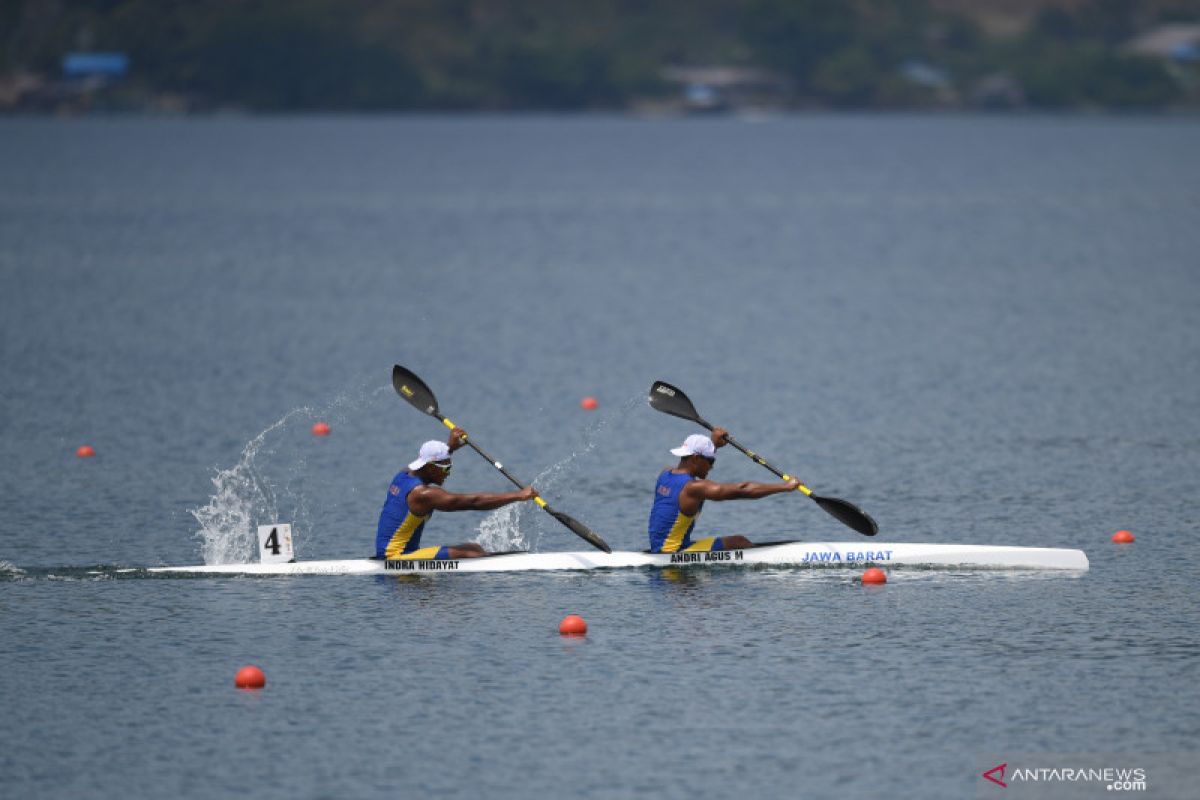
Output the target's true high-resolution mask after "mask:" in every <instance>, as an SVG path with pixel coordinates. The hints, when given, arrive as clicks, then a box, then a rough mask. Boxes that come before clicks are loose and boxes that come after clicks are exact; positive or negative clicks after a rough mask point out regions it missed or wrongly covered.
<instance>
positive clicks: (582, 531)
mask: <svg viewBox="0 0 1200 800" xmlns="http://www.w3.org/2000/svg"><path fill="white" fill-rule="evenodd" d="M542 508H544V509H546V513H547V514H549V515H550V516H552V517H554V518H555V519H556V520H558V521H559V522H561V523H562V524H563V525H566V526H567V527H568V528H570V529H571V532H572V533H574V534H575V535H576V536H578V537H579V538H580V539H583V540H584V541H585V542H587V543H588V544H590V545H591V546H592V547H595V548H596V549H598V550H603V551H604V552H606V553H611V552H612V548H611V547H609V546H608V542H606V541H604V540H603V539H601V538H600V537H599V536H597V535H596V534H594V533H592V531H591V529H590V528H588V526H587V525H584V524H583V523H582V522H580V521H579V520H577V519H575V518H574V517H572V516H569V515H567V514H564V513H563V512H561V511H555V510H554V509H553V508H551V507H550V506H542Z"/></svg>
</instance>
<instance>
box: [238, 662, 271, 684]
mask: <svg viewBox="0 0 1200 800" xmlns="http://www.w3.org/2000/svg"><path fill="white" fill-rule="evenodd" d="M233 683H234V685H235V686H237V688H239V689H261V688H262V687H264V686H266V685H267V676H266V675H263V671H262V670H261V669H259V668H258V667H256V666H254V665H253V664H247V665H246V666H244V667H242V668H241V669H239V670H238V674H237V677H236V678H234V679H233Z"/></svg>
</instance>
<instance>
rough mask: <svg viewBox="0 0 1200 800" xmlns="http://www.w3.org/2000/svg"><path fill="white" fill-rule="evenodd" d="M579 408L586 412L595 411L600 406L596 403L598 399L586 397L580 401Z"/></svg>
mask: <svg viewBox="0 0 1200 800" xmlns="http://www.w3.org/2000/svg"><path fill="white" fill-rule="evenodd" d="M579 406H580V408H582V409H583V410H584V411H595V410H596V409H597V408H599V407H600V404H599V403H597V402H596V398H594V397H585V398H583V399H582V400H580V401H579Z"/></svg>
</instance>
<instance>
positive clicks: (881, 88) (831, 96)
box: [0, 0, 1200, 111]
mask: <svg viewBox="0 0 1200 800" xmlns="http://www.w3.org/2000/svg"><path fill="white" fill-rule="evenodd" d="M978 5H985V4H978ZM1035 5H1036V3H1035ZM970 6H971V4H970V3H962V2H960V3H954V2H939V1H938V0H890V1H888V2H884V1H883V0H588V2H578V3H574V2H565V1H564V0H391V2H379V1H378V0H207V1H206V2H189V1H188V0H10V2H7V3H0V31H4V32H7V33H0V72H5V73H10V74H11V73H14V72H16V71H30V72H34V73H40V74H44V75H57V74H58V71H59V65H60V63H61V58H62V56H63V54H64V53H66V52H70V51H76V50H94V51H119V52H124V53H127V54H128V55H129V57H130V61H131V63H132V65H133V66H132V70H131V73H130V75H129V77H128V78H127V79H125V80H124V81H123V82H122V84H121V85H120V86H117V87H113V91H123V92H126V93H127V94H128V93H132V94H133V95H137V94H139V93H172V94H175V95H179V96H181V97H186V98H188V99H189V102H190V103H191V104H192V105H193V106H194V107H222V106H235V107H242V108H248V109H253V110H264V111H282V110H333V111H337V110H433V111H437V110H466V109H482V110H527V109H545V110H582V109H623V108H628V107H630V106H631V105H633V104H636V103H637V102H639V100H645V99H651V100H652V99H655V98H670V97H673V96H675V95H677V94H678V92H679V86H678V85H675V84H673V83H672V82H671V81H669V80H666V79H664V77H663V74H664V73H663V71H664V68H666V67H670V66H678V65H725V66H739V67H753V68H756V69H760V70H766V71H769V72H770V74H772V75H777V76H779V78H780V82H779V87H778V90H777V93H776V96H775V97H774V102H775V103H777V104H778V105H780V106H783V107H789V108H809V107H834V108H920V107H934V106H947V105H949V106H955V105H969V104H972V103H975V104H978V103H987V102H988V99H987V98H988V97H989V95H987V94H986V93H983V94H980V92H982V91H983V90H982V89H980V87H984V88H986V87H987V86H992V87H995V86H997V85H999V86H1001V87H1007V93H1004V92H1001V93H996V92H993V93H992V95H990V96H991V97H992V99H993V100H996V99H998V100H999V102H1001V103H1012V104H1017V105H1028V106H1032V107H1037V108H1076V107H1111V108H1158V107H1166V106H1178V105H1197V91H1196V83H1197V81H1196V77H1197V75H1196V72H1195V69H1194V68H1193V67H1189V66H1188V65H1187V64H1186V63H1172V62H1170V61H1169V60H1166V59H1161V58H1155V57H1150V56H1143V55H1134V54H1131V53H1129V52H1127V51H1126V50H1125V49H1124V48H1123V44H1124V43H1125V42H1127V41H1128V40H1129V39H1130V38H1131V37H1133V36H1135V35H1136V34H1138V33H1140V32H1142V31H1145V30H1147V29H1149V28H1151V27H1152V26H1154V25H1157V24H1161V23H1166V22H1172V21H1193V22H1195V21H1198V20H1200V3H1198V2H1197V0H1161V1H1160V2H1136V0H1075V1H1074V2H1066V1H1065V0H1059V1H1058V2H1053V1H1052V0H1047V1H1046V2H1045V3H1044V4H1042V6H1041V9H1040V11H1037V12H1036V13H1035V14H1034V16H1033V18H1032V21H1031V22H1030V23H1029V24H1028V25H1026V26H1025V28H1024V29H1023V30H1022V31H1020V32H1018V33H1016V34H1010V35H1005V36H997V35H994V34H993V33H989V32H988V30H987V28H986V26H985V25H983V24H981V21H980V20H979V19H978V18H977V17H976V16H975V15H973V14H972V13H971V12H970ZM914 65H915V66H914ZM989 81H990V83H989ZM980 98H982V99H980Z"/></svg>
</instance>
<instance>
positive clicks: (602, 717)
mask: <svg viewBox="0 0 1200 800" xmlns="http://www.w3.org/2000/svg"><path fill="white" fill-rule="evenodd" d="M1198 136H1200V122H1198V121H1196V120H1194V119H1166V118H1163V119H1154V118H1127V119H1126V118H1103V117H1096V118H1090V117H1079V118H1075V117H1044V118H1043V117H1012V118H999V117H952V116H931V117H908V116H800V117H780V118H762V119H753V120H739V119H715V120H638V119H625V118H615V117H614V118H605V117H600V118H586V117H582V118H571V117H565V118H541V117H523V118H506V117H478V118H387V117H380V118H338V117H328V118H277V119H240V118H230V119H221V118H217V119H200V120H172V119H163V120H154V119H112V120H106V119H97V120H75V121H60V120H22V119H8V120H0V145H2V146H0V336H2V341H0V347H2V352H3V382H2V385H0V426H2V427H0V488H2V491H0V698H2V700H0V710H2V713H0V794H3V795H5V796H10V797H22V798H61V797H82V796H86V797H96V798H110V797H111V798H128V797H162V796H168V795H170V796H175V797H180V798H191V797H196V798H204V797H214V796H233V795H240V796H253V797H264V798H267V797H288V798H291V797H310V798H323V797H329V798H341V797H464V798H475V797H489V798H525V797H561V798H622V797H634V796H645V797H656V798H696V797H714V798H716V797H729V796H733V795H740V796H747V797H772V798H773V797H780V798H794V797H917V796H920V797H945V798H961V797H969V796H976V795H978V796H980V797H989V796H993V795H991V794H990V792H993V791H994V792H996V793H997V795H996V796H1009V795H1006V794H1005V793H1004V791H1003V790H1001V789H1000V788H999V787H997V786H994V785H991V784H989V783H988V782H987V781H986V780H985V779H984V778H982V777H981V775H980V773H981V771H982V770H983V769H986V768H988V767H990V766H993V765H994V764H996V763H999V762H1001V761H1004V760H1005V759H1007V760H1008V761H1011V762H1013V763H1014V764H1018V763H1021V764H1025V765H1029V764H1034V763H1037V764H1040V765H1041V766H1047V767H1052V766H1071V765H1072V764H1079V765H1083V763H1084V762H1085V761H1088V763H1089V764H1090V763H1091V762H1098V763H1099V764H1100V765H1107V766H1111V767H1122V766H1139V765H1140V766H1141V767H1142V768H1144V769H1148V772H1149V774H1148V776H1147V784H1148V786H1147V791H1145V792H1139V793H1138V796H1144V797H1192V796H1195V792H1194V787H1192V786H1191V782H1192V779H1191V778H1190V777H1189V776H1190V770H1191V769H1192V765H1193V764H1194V762H1195V759H1196V757H1197V753H1200V714H1198V713H1197V712H1198V711H1200V703H1198V702H1197V698H1198V697H1200V694H1198V693H1197V692H1196V688H1195V687H1196V682H1197V678H1198V677H1200V666H1198V665H1200V659H1198V656H1200V615H1198V611H1200V608H1198V605H1200V604H1198V602H1197V597H1198V595H1197V591H1196V588H1195V579H1196V572H1197V569H1198V568H1200V558H1198V557H1197V555H1196V551H1195V549H1194V548H1195V537H1196V534H1197V532H1198V528H1200V513H1198V512H1197V502H1196V496H1197V475H1198V474H1200V429H1198V427H1197V423H1196V420H1197V419H1200V314H1197V312H1196V308H1197V301H1200V263H1198V260H1197V259H1198V257H1200V256H1198V254H1200V225H1198V224H1197V222H1198V220H1200V214H1198V212H1200V160H1197V159H1196V157H1195V144H1196V142H1197V141H1198V140H1200V139H1198ZM393 363H401V364H404V365H406V366H408V367H410V368H412V369H413V370H414V371H416V372H417V373H418V374H419V375H421V376H422V377H423V378H425V380H426V381H427V382H428V383H429V384H430V385H431V386H432V387H433V389H434V390H435V391H436V392H437V395H438V399H439V401H440V405H441V408H442V411H443V412H444V413H446V414H447V415H448V416H450V418H451V419H453V420H455V421H456V422H458V423H459V424H460V425H462V426H463V427H465V428H466V429H467V430H469V431H470V432H471V433H472V435H473V437H474V438H475V439H476V440H477V441H478V442H479V443H480V444H481V445H482V446H483V448H484V449H485V450H487V451H489V452H491V453H492V454H493V455H495V456H497V457H498V458H500V459H501V460H502V461H504V463H505V465H506V466H507V467H508V468H509V469H510V470H511V471H513V472H514V473H515V474H516V475H518V476H520V477H522V478H524V479H526V480H533V481H535V483H536V485H537V486H538V488H539V490H540V491H541V492H542V494H543V495H544V496H545V497H546V498H547V499H548V500H549V501H550V502H551V503H552V505H554V506H556V507H558V508H560V509H562V510H564V511H567V512H568V513H570V514H572V515H574V516H576V517H578V518H579V519H581V520H583V521H585V522H586V523H587V524H588V525H589V526H591V527H592V528H593V529H595V530H596V531H597V532H599V533H600V534H601V535H602V536H604V537H605V538H606V539H607V540H608V541H609V542H610V543H611V544H612V545H613V547H614V548H617V549H640V548H642V547H644V546H645V520H646V516H647V513H648V509H649V503H650V499H651V494H652V488H653V482H654V478H655V476H656V474H657V472H658V470H659V469H661V468H662V467H664V466H666V465H668V464H669V463H671V461H672V457H671V456H670V455H669V454H668V453H667V450H668V449H669V448H671V447H674V446H676V445H678V444H679V442H680V441H681V440H682V439H683V438H684V436H686V435H687V434H689V433H693V432H695V430H694V426H691V425H689V424H688V423H686V422H684V421H682V420H678V419H674V418H671V417H666V416H663V415H661V414H657V413H655V412H653V411H651V410H650V409H649V408H648V407H647V406H646V404H645V394H646V389H647V388H648V387H649V385H650V383H651V382H652V381H653V380H654V379H664V380H667V381H669V382H671V383H673V384H676V385H678V386H680V387H682V388H684V389H685V390H686V391H687V393H688V394H689V395H690V396H691V398H692V399H693V401H695V403H696V405H697V406H698V408H699V409H700V411H701V413H702V414H704V416H705V417H707V418H708V419H710V420H711V421H713V422H714V423H716V424H720V425H724V426H725V427H727V428H729V429H730V430H731V431H732V432H733V433H734V434H735V435H736V436H737V437H738V438H739V439H740V440H741V441H742V442H743V443H745V444H747V445H748V446H750V447H751V448H753V449H755V450H757V451H759V452H761V453H762V454H763V455H764V456H766V457H767V458H768V459H769V460H771V461H773V462H775V463H777V464H778V465H779V466H781V467H783V468H785V469H787V470H789V471H792V472H794V473H795V474H798V475H799V476H800V477H801V478H802V479H804V480H805V481H806V482H807V483H808V484H809V485H810V486H811V487H812V488H813V489H814V490H815V491H817V492H818V493H821V494H826V495H832V496H837V497H844V498H846V499H849V500H852V501H853V502H855V503H857V504H858V505H860V506H861V507H863V508H864V509H866V510H868V511H869V512H870V513H871V514H872V515H873V516H874V517H875V519H876V520H877V521H878V523H879V527H880V534H879V537H878V539H879V540H880V541H885V542H886V541H897V542H920V541H930V542H945V543H980V544H1015V545H1029V546H1055V547H1071V548H1080V549H1083V550H1085V551H1086V552H1087V554H1088V557H1089V559H1090V560H1091V566H1092V568H1091V571H1090V572H1088V573H1086V574H1083V575H1043V574H1034V573H1027V572H1024V573H1023V572H1012V573H994V572H969V571H931V570H912V569H910V570H904V569H895V570H892V571H891V574H890V576H889V577H890V579H889V583H888V584H887V586H886V587H884V588H883V589H882V590H869V589H868V590H864V587H862V586H861V585H860V584H859V583H858V581H857V576H858V572H857V570H853V569H846V570H806V569H769V570H748V569H722V570H712V571H708V572H704V573H699V574H697V573H684V574H678V573H672V572H669V571H668V572H656V571H641V570H632V571H621V572H609V573H596V574H578V575H575V574H569V575H552V574H517V575H474V576H471V575H458V576H455V575H437V576H428V577H426V576H403V577H401V576H387V577H385V578H367V577H355V576H345V577H309V578H292V579H279V578H276V579H261V578H260V579H250V578H222V579H194V578H192V579H170V580H168V579H161V578H151V577H147V576H146V575H145V574H144V573H133V574H132V575H131V576H130V575H126V574H123V573H117V572H116V570H115V568H116V567H138V566H155V565H163V564H195V563H203V562H204V561H206V560H208V561H244V560H249V559H250V558H251V557H252V553H253V550H254V543H253V533H252V526H253V525H256V524H259V523H267V522H274V521H290V522H292V523H293V525H294V528H295V535H296V541H297V554H298V556H299V557H300V558H303V559H316V558H354V557H361V556H365V555H367V554H369V553H370V551H371V547H372V545H373V537H374V530H375V523H376V520H377V516H378V512H379V507H380V505H381V504H382V501H383V498H384V492H385V489H386V487H387V484H388V481H389V480H390V478H391V476H392V475H393V474H394V473H395V472H396V471H397V470H398V469H400V468H401V467H402V466H403V464H404V463H406V462H407V461H409V460H411V459H412V458H413V457H414V455H415V452H416V448H417V447H418V446H419V445H420V443H421V442H422V441H424V440H426V439H429V438H442V437H443V436H444V429H442V428H440V427H439V426H438V424H437V423H436V422H435V421H434V420H431V419H430V418H428V417H426V416H423V415H421V414H419V413H417V412H416V411H414V410H413V409H411V408H410V407H408V406H407V405H406V404H404V403H402V402H401V401H400V400H399V399H398V398H397V397H396V396H395V394H394V393H393V392H392V389H391V387H390V383H389V374H390V370H391V366H392V364H393ZM584 396H594V397H596V398H597V400H598V401H599V408H598V409H597V410H596V411H593V412H587V411H584V410H581V408H580V405H579V401H580V399H581V398H582V397H584ZM317 420H324V421H326V422H328V423H329V424H330V425H331V426H332V430H333V433H332V435H331V436H329V437H326V438H317V437H314V436H312V435H311V433H310V428H311V426H312V424H313V423H314V422H316V421H317ZM85 443H86V444H91V445H93V446H94V447H95V448H96V452H97V455H96V457H95V458H92V459H79V458H76V457H75V455H74V453H75V449H76V447H78V446H79V445H81V444H85ZM719 455H720V457H719V459H718V462H717V466H716V469H715V471H714V473H713V475H712V477H713V478H715V479H719V480H770V479H771V476H770V475H769V474H768V473H766V472H765V471H763V470H761V469H760V468H758V467H756V466H755V465H754V464H753V463H751V462H750V461H749V460H747V459H745V458H744V457H742V456H740V455H739V454H738V453H736V452H733V451H732V449H731V448H730V449H725V450H722V451H721V452H720V454H719ZM447 488H449V489H452V490H455V489H457V490H462V491H471V490H479V491H506V490H507V484H506V483H505V482H504V481H503V479H502V478H501V476H499V475H498V474H496V473H495V471H494V470H492V469H491V467H489V466H488V465H487V464H486V463H484V462H483V461H482V460H481V459H479V458H473V457H472V454H471V453H470V452H469V451H463V452H462V453H461V454H459V455H458V457H457V458H456V462H455V472H454V474H453V476H452V478H451V479H450V482H449V483H448V485H447ZM1121 528H1127V529H1129V530H1131V531H1133V532H1134V534H1135V535H1136V536H1137V542H1136V543H1135V544H1133V545H1131V546H1125V547H1119V546H1117V545H1113V544H1112V543H1111V542H1110V541H1109V539H1110V536H1111V535H1112V533H1113V532H1114V531H1115V530H1118V529H1121ZM701 529H702V532H703V533H707V534H712V533H742V534H745V535H747V536H749V537H750V538H752V539H760V540H767V539H781V538H808V539H814V540H829V539H834V540H849V539H854V538H857V537H856V534H854V533H852V532H851V531H849V530H848V529H845V528H843V527H841V526H840V525H839V524H838V523H837V521H836V520H834V519H833V518H832V517H829V516H827V515H825V514H823V513H821V511H820V510H819V509H818V508H817V507H816V506H815V505H814V504H813V503H811V502H808V501H806V500H805V499H804V498H803V497H801V496H799V495H794V496H783V497H779V496H777V497H771V498H767V499H764V500H762V501H758V502H754V503H748V502H741V503H725V504H720V505H718V504H713V503H710V504H709V505H708V507H706V509H705V511H704V515H703V517H702V519H701V522H700V524H699V526H698V532H701ZM425 539H426V542H428V543H449V542H457V541H463V540H467V539H478V540H480V541H482V542H484V543H485V544H487V545H488V546H489V547H493V548H504V549H507V548H513V547H524V548H531V549H535V550H540V551H550V550H566V549H580V548H585V547H586V545H584V544H583V543H582V542H580V541H579V540H578V539H576V538H575V537H574V536H573V535H572V534H571V533H570V532H569V531H567V530H566V529H565V528H562V527H560V526H558V525H557V524H556V523H555V522H554V520H553V519H551V518H550V517H549V516H547V515H545V514H542V513H541V512H539V511H538V510H537V509H536V508H526V507H521V508H509V509H505V510H501V511H498V512H494V513H491V514H462V515H449V514H442V515H439V516H438V517H436V518H435V519H434V521H433V522H432V523H430V525H429V526H427V529H426V533H425ZM568 613H578V614H580V615H582V616H584V617H585V618H586V619H587V620H588V622H589V625H590V633H589V635H588V636H587V637H586V639H578V640H570V639H562V638H560V637H559V636H558V635H557V632H556V630H557V624H558V621H559V620H560V619H561V618H562V617H563V616H564V615H566V614H568ZM247 663H255V664H258V665H259V666H261V667H262V668H263V669H264V671H265V673H266V676H267V686H266V688H265V689H264V690H262V691H261V692H257V693H246V692H241V691H237V690H235V689H234V687H233V676H234V673H235V672H236V671H237V669H238V668H239V667H240V666H242V665H243V664H247ZM1015 754H1030V755H1028V756H1022V757H1020V758H1018V756H1017V755H1015ZM1054 754H1075V755H1073V756H1069V757H1068V756H1064V755H1054ZM993 759H994V760H993ZM1022 759H1023V760H1022ZM1056 759H1057V760H1056ZM1089 759H1090V761H1089ZM1014 789H1021V790H1022V791H1024V792H1025V793H1024V794H1021V793H1018V792H1015V791H1013V790H1014ZM1028 790H1029V787H1028V786H1024V787H1010V789H1009V790H1008V791H1009V792H1010V793H1011V796H1014V797H1017V796H1042V795H1036V793H1034V794H1030V793H1029V791H1028ZM1072 790H1074V791H1078V792H1082V793H1081V794H1078V795H1077V796H1081V797H1098V796H1112V792H1111V791H1106V790H1105V787H1104V786H1103V785H1099V784H1095V783H1092V784H1090V785H1087V786H1081V785H1078V784H1067V783H1058V784H1054V785H1052V786H1050V787H1049V788H1046V787H1043V791H1048V792H1050V794H1046V795H1044V796H1054V797H1061V796H1076V795H1069V794H1067V792H1069V791H1072Z"/></svg>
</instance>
